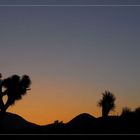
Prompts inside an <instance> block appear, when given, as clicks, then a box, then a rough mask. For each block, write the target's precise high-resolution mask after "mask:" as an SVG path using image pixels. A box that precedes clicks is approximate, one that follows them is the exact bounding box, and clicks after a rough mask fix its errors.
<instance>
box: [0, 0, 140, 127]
mask: <svg viewBox="0 0 140 140" xmlns="http://www.w3.org/2000/svg"><path fill="white" fill-rule="evenodd" d="M128 1H129V3H128V5H125V1H122V2H121V1H117V0H114V2H107V3H105V1H103V3H101V1H100V2H97V1H94V2H91V1H90V0H87V1H85V0H81V3H80V0H79V1H77V2H74V1H69V0H67V2H64V1H61V2H60V3H58V2H56V1H55V0H53V1H50V0H48V1H47V2H45V1H42V0H41V1H40V2H38V1H36V2H35V3H33V4H32V3H31V1H30V2H28V3H27V2H24V1H22V0H21V1H20V2H17V1H14V3H11V2H8V1H7V2H6V1H5V2H0V17H1V18H0V27H1V32H0V46H1V47H0V64H1V69H0V73H1V74H2V80H3V79H6V78H8V77H10V76H12V75H14V74H17V75H19V76H23V75H25V74H26V75H28V76H29V77H30V79H31V81H32V84H31V86H30V88H31V90H28V91H27V95H25V96H24V97H23V99H22V100H19V101H16V103H15V104H14V105H11V106H10V107H9V108H8V109H7V112H11V113H14V114H17V115H19V116H21V117H23V118H24V119H25V120H27V121H29V122H32V123H35V124H38V125H47V124H51V123H54V122H55V121H56V120H59V121H63V122H64V123H67V122H69V121H70V120H71V119H73V118H74V117H76V116H77V115H79V114H81V113H88V114H90V115H92V116H94V117H96V118H98V117H101V116H102V109H101V108H100V107H99V106H98V105H97V104H98V101H99V100H100V99H101V98H102V93H104V91H106V90H107V91H110V92H111V93H113V95H115V97H116V101H115V105H116V107H115V110H114V111H111V112H110V114H109V115H113V116H118V115H120V114H121V113H122V109H123V108H124V107H128V108H131V109H132V110H134V109H135V108H137V107H139V106H140V104H139V103H140V82H139V81H140V64H139V60H140V39H139V36H140V27H139V26H140V16H139V13H140V6H134V5H136V4H139V3H140V2H136V1H135V0H134V1H133V3H132V2H131V1H130V0H128ZM7 3H8V4H9V6H6V4H7ZM12 4H13V5H12ZM53 4H55V5H54V6H53ZM78 4H79V5H78ZM102 4H103V5H106V6H103V5H102ZM115 4H116V5H117V6H115ZM10 5H11V6H10ZM16 5H19V6H16ZM22 5H24V6H22ZM41 5H42V6H41ZM43 5H46V6H43ZM69 5H71V6H69ZM84 5H85V6H84ZM90 5H93V6H90ZM95 5H96V6H95ZM109 5H110V6H109ZM111 5H112V6H111ZM119 5H120V6H119ZM123 5H124V6H123ZM4 98H5V99H4V100H5V101H6V100H7V99H6V98H7V97H4Z"/></svg>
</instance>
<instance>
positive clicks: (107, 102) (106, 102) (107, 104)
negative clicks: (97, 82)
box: [98, 91, 116, 118]
mask: <svg viewBox="0 0 140 140" xmlns="http://www.w3.org/2000/svg"><path fill="white" fill-rule="evenodd" d="M102 96H103V97H102V99H100V101H99V102H98V106H99V107H102V117H104V118H106V117H107V116H108V114H109V112H110V111H111V110H114V109H115V100H116V98H115V96H114V95H113V94H112V93H111V92H110V91H105V92H104V93H102Z"/></svg>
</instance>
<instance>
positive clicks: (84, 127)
mask: <svg viewBox="0 0 140 140" xmlns="http://www.w3.org/2000/svg"><path fill="white" fill-rule="evenodd" d="M0 134H140V117H139V116H136V115H133V114H129V115H127V116H109V117H107V118H102V117H99V118H95V117H93V116H92V115H90V114H87V113H83V114H80V115H78V116H77V117H75V118H73V119H72V120H71V121H69V122H68V123H63V122H59V121H56V122H54V123H53V124H48V125H44V126H40V125H36V124H34V123H30V122H28V121H26V120H25V119H23V118H22V117H20V116H18V115H16V114H12V113H6V116H5V118H4V120H3V122H1V128H0Z"/></svg>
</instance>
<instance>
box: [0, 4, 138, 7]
mask: <svg viewBox="0 0 140 140" xmlns="http://www.w3.org/2000/svg"><path fill="white" fill-rule="evenodd" d="M18 6H23V7H26V6H27V7H73V6H74V7H140V5H136V4H134V5H125V4H124V5H123V4H122V5H114V4H109V5H101V4H97V5H88V4H87V5H78V4H77V5H74V4H70V5H68V4H62V5H59V4H58V5H52V4H45V5H43V4H14V5H13V4H9V5H8V4H2V5H0V7H18Z"/></svg>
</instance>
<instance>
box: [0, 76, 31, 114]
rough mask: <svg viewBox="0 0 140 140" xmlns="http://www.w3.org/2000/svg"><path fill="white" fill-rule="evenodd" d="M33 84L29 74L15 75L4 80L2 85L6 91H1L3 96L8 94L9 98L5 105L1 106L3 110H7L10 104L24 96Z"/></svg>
mask: <svg viewBox="0 0 140 140" xmlns="http://www.w3.org/2000/svg"><path fill="white" fill-rule="evenodd" d="M30 85H31V80H30V77H29V76H28V75H23V76H22V77H20V76H18V75H13V76H11V77H8V78H6V79H4V80H3V82H2V87H4V88H5V91H3V92H1V97H3V96H5V95H7V97H8V99H7V102H6V103H5V104H4V106H3V105H2V106H0V109H1V112H6V110H7V109H8V107H9V106H11V105H13V104H15V102H16V101H17V100H21V99H22V97H23V96H24V95H25V94H27V90H29V87H30ZM1 101H3V100H2V99H1Z"/></svg>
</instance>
